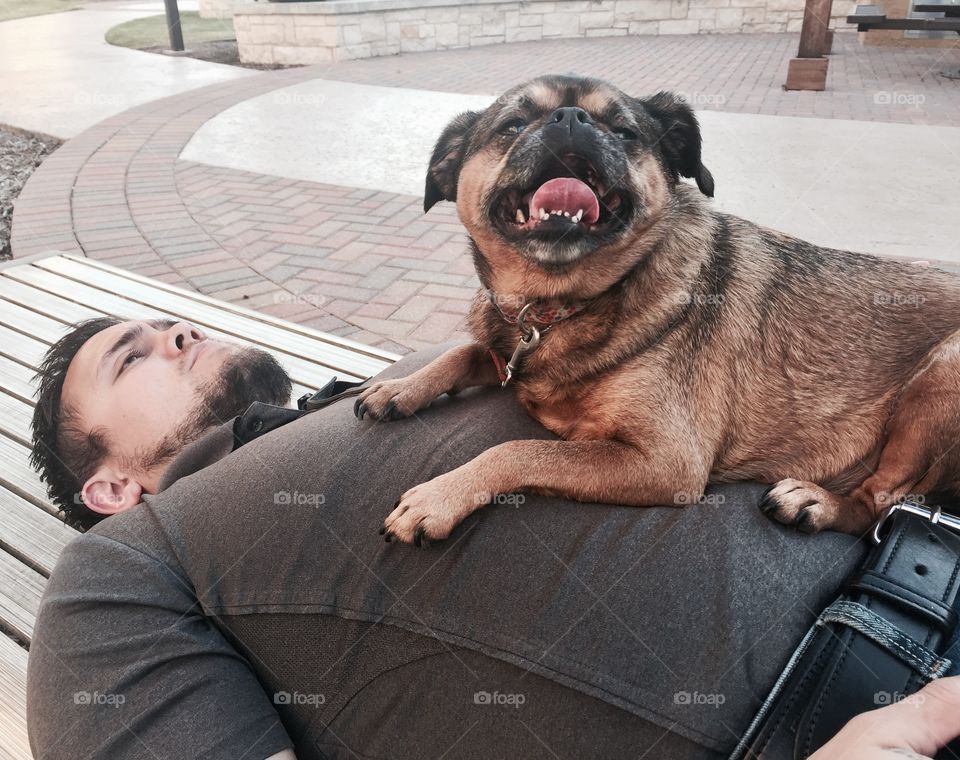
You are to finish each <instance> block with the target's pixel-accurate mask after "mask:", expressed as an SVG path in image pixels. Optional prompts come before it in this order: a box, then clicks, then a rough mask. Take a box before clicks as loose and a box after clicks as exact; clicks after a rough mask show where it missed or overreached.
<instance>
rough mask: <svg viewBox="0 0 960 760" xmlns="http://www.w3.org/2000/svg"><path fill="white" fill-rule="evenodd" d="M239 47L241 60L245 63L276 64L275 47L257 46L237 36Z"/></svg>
mask: <svg viewBox="0 0 960 760" xmlns="http://www.w3.org/2000/svg"><path fill="white" fill-rule="evenodd" d="M237 47H238V48H239V54H240V60H241V61H243V62H244V63H274V60H273V47H272V46H270V45H255V44H253V43H251V42H249V41H246V40H244V39H242V38H241V37H240V35H237Z"/></svg>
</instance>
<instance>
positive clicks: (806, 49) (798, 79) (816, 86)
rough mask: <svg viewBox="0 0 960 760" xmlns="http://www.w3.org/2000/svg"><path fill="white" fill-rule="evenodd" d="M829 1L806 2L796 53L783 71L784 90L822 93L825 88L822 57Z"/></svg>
mask: <svg viewBox="0 0 960 760" xmlns="http://www.w3.org/2000/svg"><path fill="white" fill-rule="evenodd" d="M832 10H833V0H807V3H806V5H805V6H804V9H803V26H802V27H801V29H800V50H799V52H798V53H797V57H796V58H792V59H791V60H790V65H789V66H788V68H787V82H786V84H785V85H784V86H783V88H784V89H785V90H823V89H824V88H825V87H826V85H827V65H828V64H829V60H828V59H827V58H825V57H824V56H825V55H826V54H827V53H829V52H830V48H831V47H832V45H831V44H830V43H831V42H832V40H831V39H830V29H829V27H830V12H831V11H832Z"/></svg>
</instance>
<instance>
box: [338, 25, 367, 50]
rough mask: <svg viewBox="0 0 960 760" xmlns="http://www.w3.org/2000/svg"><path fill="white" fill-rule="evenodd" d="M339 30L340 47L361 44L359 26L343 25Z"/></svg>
mask: <svg viewBox="0 0 960 760" xmlns="http://www.w3.org/2000/svg"><path fill="white" fill-rule="evenodd" d="M339 29H340V44H341V45H359V44H360V43H361V42H363V35H361V34H360V24H345V25H344V26H341V27H339Z"/></svg>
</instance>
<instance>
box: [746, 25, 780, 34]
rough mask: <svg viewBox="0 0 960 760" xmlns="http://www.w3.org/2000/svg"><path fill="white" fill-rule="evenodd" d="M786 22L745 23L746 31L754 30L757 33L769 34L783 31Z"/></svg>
mask: <svg viewBox="0 0 960 760" xmlns="http://www.w3.org/2000/svg"><path fill="white" fill-rule="evenodd" d="M783 29H784V24H744V25H743V31H744V32H753V33H756V34H769V33H780V32H783Z"/></svg>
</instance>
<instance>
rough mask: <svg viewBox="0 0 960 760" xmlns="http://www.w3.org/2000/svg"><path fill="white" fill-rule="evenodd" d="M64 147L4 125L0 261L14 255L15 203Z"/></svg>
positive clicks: (0, 141)
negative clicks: (36, 173) (46, 161)
mask: <svg viewBox="0 0 960 760" xmlns="http://www.w3.org/2000/svg"><path fill="white" fill-rule="evenodd" d="M62 143H63V141H62V140H58V139H57V138H56V137H50V136H49V135H41V134H37V133H35V132H25V131H24V130H22V129H15V128H14V127H8V126H6V125H5V124H0V260H2V259H9V258H10V255H11V254H10V225H11V223H12V221H13V202H14V200H16V197H17V196H18V195H19V194H20V190H21V189H22V188H23V186H24V184H25V183H26V181H27V179H28V178H29V177H30V175H31V174H32V173H33V170H34V169H36V168H37V167H38V166H39V165H40V162H41V161H43V159H44V158H46V157H47V156H49V155H50V154H51V153H53V151H55V150H56V149H57V148H59V147H60V145H61V144H62Z"/></svg>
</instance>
